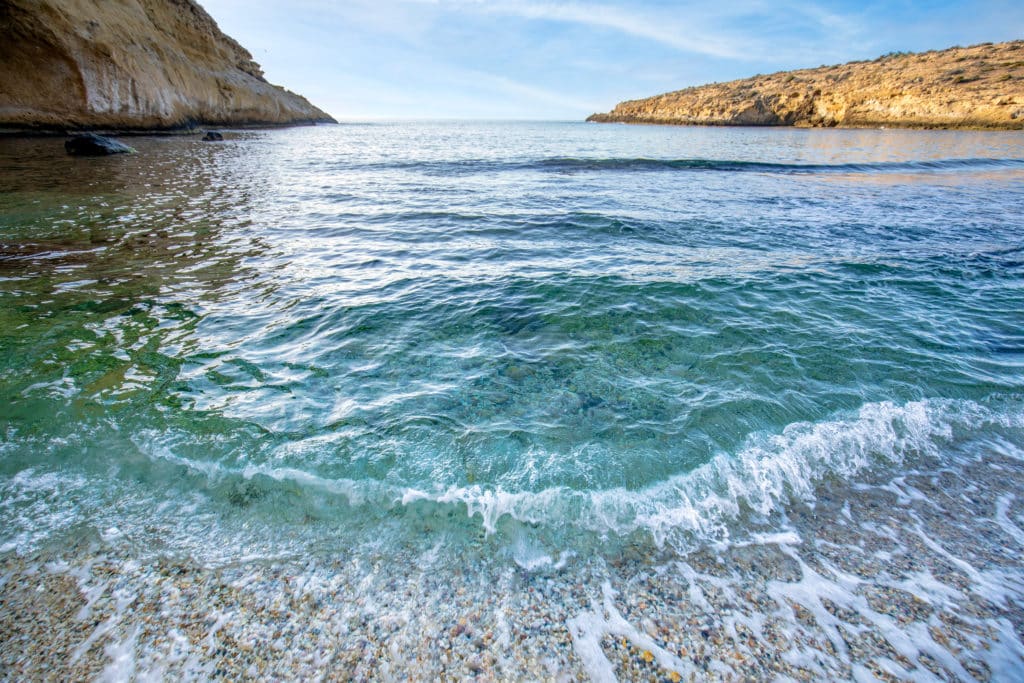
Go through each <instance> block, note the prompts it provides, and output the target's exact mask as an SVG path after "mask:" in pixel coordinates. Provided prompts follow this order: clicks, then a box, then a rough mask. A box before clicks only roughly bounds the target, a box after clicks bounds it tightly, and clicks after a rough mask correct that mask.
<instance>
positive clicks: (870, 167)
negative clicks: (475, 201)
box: [536, 157, 1024, 173]
mask: <svg viewBox="0 0 1024 683" xmlns="http://www.w3.org/2000/svg"><path fill="white" fill-rule="evenodd" d="M536 165H537V166H538V167H539V168H544V169H552V170H564V171H573V170H640V171H643V170H649V171H660V170H680V171H728V172H734V173H735V172H744V171H746V172H757V173H920V172H928V171H930V172H934V171H976V170H977V171H980V170H992V169H1018V168H1022V169H1024V159H998V158H974V159H929V160H921V161H888V162H873V163H845V164H799V163H768V162H760V161H733V160H716V159H649V158H635V159H630V158H609V159H579V158H574V157H558V158H551V159H544V160H542V161H539V162H537V164H536Z"/></svg>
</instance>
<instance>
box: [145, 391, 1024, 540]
mask: <svg viewBox="0 0 1024 683" xmlns="http://www.w3.org/2000/svg"><path fill="white" fill-rule="evenodd" d="M993 425H995V426H1002V427H1007V428H1020V427H1024V410H1022V409H1021V406H1019V405H1017V404H1013V405H1012V406H1011V407H1010V408H1005V409H1002V410H997V409H990V408H988V407H986V406H983V405H981V404H978V403H975V402H971V401H957V400H945V399H941V400H922V401H914V402H910V403H906V404H904V405H896V404H894V403H891V402H879V403H868V404H865V405H864V406H862V407H861V408H860V410H858V411H857V412H856V413H855V414H853V415H851V416H849V417H842V418H837V419H834V420H830V421H823V422H815V423H810V422H799V423H794V424H791V425H789V426H787V427H786V428H785V429H783V430H782V432H781V433H779V434H761V435H756V436H753V437H751V438H750V439H748V441H747V442H746V444H745V445H744V446H743V447H742V448H741V449H740V450H739V451H738V452H737V453H733V454H730V453H724V452H723V453H719V454H717V455H716V456H714V457H713V458H712V459H711V460H710V461H709V462H707V463H706V464H704V465H702V466H700V467H698V468H696V469H694V470H692V471H688V472H685V473H681V474H677V475H675V476H672V477H670V478H668V479H666V480H664V481H661V482H658V483H656V484H653V485H651V486H649V487H646V488H643V489H639V490H629V489H625V488H612V489H605V490H598V491H581V490H575V489H570V488H568V487H552V488H546V489H542V490H538V491H510V490H505V489H503V488H502V487H500V486H496V487H487V486H481V485H479V484H475V485H468V486H448V487H445V488H443V489H439V490H425V489H423V488H419V487H414V486H401V485H394V484H390V483H385V482H381V481H378V480H362V479H360V480H357V479H345V478H337V479H332V478H328V477H323V476H320V475H317V474H314V473H311V472H307V471H303V470H300V469H296V468H289V467H274V466H271V465H247V466H246V467H244V468H242V469H240V470H232V469H230V468H227V467H225V466H223V465H221V464H219V463H215V462H200V461H196V460H191V459H188V458H182V457H180V456H177V455H175V454H174V453H173V452H171V450H170V449H169V448H166V447H163V446H160V445H159V440H158V439H147V441H148V442H149V447H148V448H142V447H141V446H140V450H142V451H143V452H146V453H149V454H151V455H152V456H153V457H156V458H160V459H164V460H167V461H170V462H173V463H176V464H180V465H182V466H185V467H187V468H189V469H191V470H194V471H197V472H200V473H202V474H203V475H204V476H207V477H210V478H211V479H213V480H215V481H216V480H223V479H224V478H225V477H229V476H236V477H237V476H240V477H243V478H245V479H252V478H254V477H257V476H265V477H268V478H271V479H273V480H275V481H280V482H292V483H294V484H296V485H298V486H300V487H303V488H309V489H315V490H320V491H324V492H328V493H331V494H334V495H338V496H341V497H343V498H344V499H345V500H346V501H347V502H348V503H349V505H352V506H369V507H373V508H377V509H378V510H380V511H385V510H390V509H393V508H395V507H411V506H416V505H421V504H423V503H427V504H435V505H442V506H452V505H454V506H462V507H464V508H465V511H466V515H467V516H468V517H469V518H479V519H480V523H481V525H482V527H483V529H484V531H485V532H486V533H487V534H488V535H490V534H495V533H497V532H498V531H499V527H500V524H501V521H502V520H504V519H508V520H514V521H516V522H519V523H523V524H530V525H536V524H541V525H551V526H556V527H562V528H566V527H567V528H575V529H580V530H586V531H591V532H596V533H598V534H600V535H604V534H616V535H626V534H629V533H632V532H634V531H637V530H643V531H646V532H648V533H650V535H651V537H652V538H653V540H654V541H655V543H656V544H658V545H664V544H666V543H671V544H672V545H674V546H675V547H677V548H679V549H688V548H691V547H693V546H694V545H695V544H699V543H703V542H706V541H708V540H712V541H720V542H729V534H730V528H732V527H733V526H734V524H733V522H734V521H735V520H737V519H738V518H739V517H741V516H742V515H743V514H746V511H752V512H753V513H755V514H757V515H760V516H761V517H762V518H766V517H768V516H770V515H772V514H773V513H775V512H777V511H779V510H780V509H782V508H784V507H785V506H786V505H787V504H789V503H791V502H793V501H794V500H802V501H804V502H806V503H808V504H813V502H814V490H815V488H816V486H817V485H818V484H819V483H820V482H821V481H822V480H823V479H824V478H826V477H829V476H838V477H842V478H847V479H849V478H854V477H855V476H856V475H857V474H858V473H859V472H861V471H863V470H865V469H867V468H872V467H878V466H893V465H899V464H900V463H903V462H904V461H905V460H906V459H907V458H913V457H916V456H918V455H920V454H938V453H939V452H940V451H941V449H942V448H943V446H945V445H946V444H948V443H949V442H950V440H952V439H953V438H955V436H956V434H958V433H961V432H965V433H970V432H976V431H977V430H981V429H986V428H987V427H990V426H993ZM154 444H155V445H154ZM890 486H891V490H892V492H893V493H895V494H897V496H898V497H899V500H901V501H918V500H925V499H926V498H925V496H924V495H923V494H922V493H921V492H920V491H918V490H917V489H915V488H914V487H912V486H910V485H909V484H907V483H906V481H905V480H903V479H899V478H896V479H894V480H893V482H892V483H891V484H890ZM843 516H844V517H845V518H848V510H845V509H844V511H843Z"/></svg>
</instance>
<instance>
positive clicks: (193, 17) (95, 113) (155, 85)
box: [0, 0, 334, 130]
mask: <svg viewBox="0 0 1024 683" xmlns="http://www.w3.org/2000/svg"><path fill="white" fill-rule="evenodd" d="M0 36H3V38H2V39H0V128H6V129H15V130H68V129H114V130H167V129H175V128H188V127H191V126H196V125H207V126H215V125H288V124H299V123H315V122H333V121H334V119H332V118H331V117H330V116H328V115H327V114H325V113H324V112H323V111H321V110H319V109H317V108H316V107H314V106H313V105H312V104H310V103H309V102H308V101H307V100H306V99H305V98H303V97H300V96H299V95H296V94H295V93H292V92H289V91H287V90H284V89H283V88H280V87H278V86H275V85H271V84H270V83H267V81H266V80H265V79H264V78H263V72H262V71H261V70H260V67H259V65H258V64H256V63H255V62H254V61H253V59H252V55H251V54H249V52H248V51H247V50H246V49H245V48H243V47H242V46H241V45H239V44H238V43H237V42H235V41H234V40H233V39H231V38H230V37H228V36H226V35H224V34H223V33H222V32H221V30H220V29H219V28H218V27H217V24H216V22H215V21H214V20H213V19H212V18H211V17H210V15H209V14H207V13H206V11H205V10H203V8H202V7H200V6H199V5H198V4H197V3H196V2H194V1H193V0H119V1H118V2H107V1H105V0H3V1H2V2H0Z"/></svg>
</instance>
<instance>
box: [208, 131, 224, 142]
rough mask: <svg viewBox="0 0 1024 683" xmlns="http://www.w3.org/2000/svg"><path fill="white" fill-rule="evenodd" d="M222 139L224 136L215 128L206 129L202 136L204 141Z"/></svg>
mask: <svg viewBox="0 0 1024 683" xmlns="http://www.w3.org/2000/svg"><path fill="white" fill-rule="evenodd" d="M223 139H224V136H223V135H221V134H220V133H218V132H217V131H215V130H208V131H206V135H204V136H203V140H205V141H206V142H216V141H218V140H223Z"/></svg>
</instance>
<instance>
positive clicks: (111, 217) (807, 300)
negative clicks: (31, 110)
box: [0, 122, 1024, 683]
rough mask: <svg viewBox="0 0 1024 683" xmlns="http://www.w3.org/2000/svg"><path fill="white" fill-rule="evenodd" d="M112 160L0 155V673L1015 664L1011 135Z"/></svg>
mask: <svg viewBox="0 0 1024 683" xmlns="http://www.w3.org/2000/svg"><path fill="white" fill-rule="evenodd" d="M131 142H132V147H133V148H134V149H135V150H136V153H134V154H121V155H116V156H112V157H100V158H86V157H81V158H80V157H69V156H68V155H67V154H65V152H64V150H63V149H62V147H61V145H60V143H59V141H54V140H52V139H48V138H18V139H8V138H4V139H0V679H2V680H5V681H7V680H9V681H23V680H30V681H36V680H53V681H66V680H98V681H162V680H195V681H206V680H223V681H237V680H253V681H281V680H323V681H335V680H338V681H341V680H346V681H347V680H356V681H391V680H416V681H436V680H450V681H463V680H479V681H597V682H601V683H603V682H606V681H616V680H618V681H695V682H696V681H948V682H953V681H959V682H963V683H966V682H970V681H996V682H1000V681H1017V680H1024V495H1022V493H1021V492H1022V491H1024V362H1022V359H1024V336H1022V334H1021V330H1022V329H1024V318H1022V316H1021V311H1024V287H1022V284H1024V256H1022V255H1024V244H1022V243H1021V238H1020V230H1019V226H1020V225H1024V143H1022V141H1021V139H1020V137H1019V135H1015V134H1013V133H1000V132H966V131H866V130H795V129H788V130H768V129H742V128H736V129H724V128H723V129H695V128H694V129H684V128H669V127H661V126H591V125H586V124H582V123H578V124H577V123H557V122H553V123H533V122H523V123H514V124H513V123H497V122H397V123H388V122H381V123H369V124H359V125H356V124H351V125H342V126H334V127H330V128H325V127H313V128H308V129H289V130H274V131H225V135H224V139H223V140H221V141H218V142H216V143H210V142H202V141H201V140H199V139H198V138H196V139H191V138H190V137H189V136H173V137H162V138H161V137H147V136H138V137H136V138H133V139H132V141H131ZM69 165H71V166H72V168H71V170H69V169H68V166H69Z"/></svg>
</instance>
